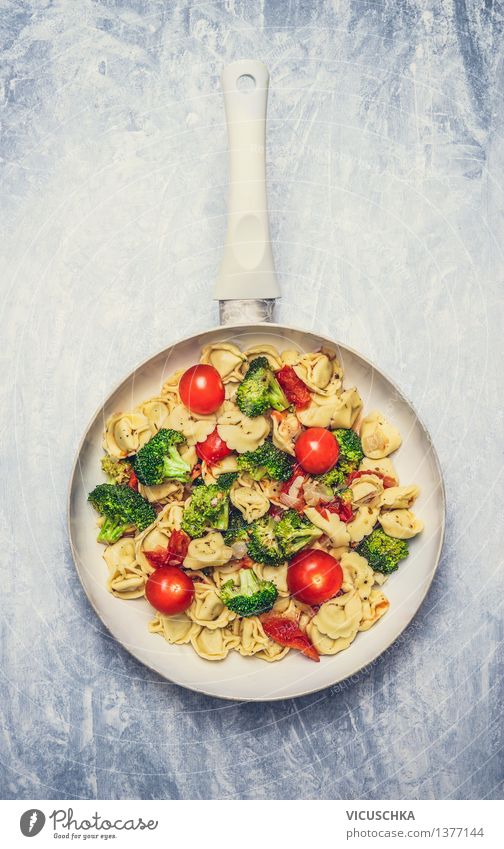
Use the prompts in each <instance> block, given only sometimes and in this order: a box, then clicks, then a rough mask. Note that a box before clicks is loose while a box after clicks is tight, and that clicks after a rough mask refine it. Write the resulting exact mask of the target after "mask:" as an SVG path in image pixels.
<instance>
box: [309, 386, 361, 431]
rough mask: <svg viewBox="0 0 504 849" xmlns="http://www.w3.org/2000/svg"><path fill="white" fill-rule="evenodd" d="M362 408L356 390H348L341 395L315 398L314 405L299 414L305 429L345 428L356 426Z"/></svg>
mask: <svg viewBox="0 0 504 849" xmlns="http://www.w3.org/2000/svg"><path fill="white" fill-rule="evenodd" d="M361 408H362V399H361V397H360V395H359V393H358V392H357V390H356V389H346V390H345V391H344V392H342V393H341V395H335V396H332V397H329V398H322V397H320V398H314V400H313V403H312V404H311V405H310V406H309V407H308V408H307V409H306V410H300V411H299V412H298V414H297V416H298V419H299V421H300V422H301V423H302V424H303V425H304V426H305V427H332V428H337V427H344V428H351V427H353V425H354V424H355V421H356V420H357V417H358V415H359V412H360V410H361Z"/></svg>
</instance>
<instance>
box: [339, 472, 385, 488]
mask: <svg viewBox="0 0 504 849" xmlns="http://www.w3.org/2000/svg"><path fill="white" fill-rule="evenodd" d="M363 475H376V477H377V478H381V479H382V482H383V488H384V489H389V488H390V487H391V486H397V484H396V482H395V480H394V478H391V477H389V475H384V474H383V473H382V472H376V471H375V470H374V469H361V470H360V471H358V472H350V474H349V475H348V477H347V484H350V483H352V481H354V480H356V478H361V477H362V476H363Z"/></svg>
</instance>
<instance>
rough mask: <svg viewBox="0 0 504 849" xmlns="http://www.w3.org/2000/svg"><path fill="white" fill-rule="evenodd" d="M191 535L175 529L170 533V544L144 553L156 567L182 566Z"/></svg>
mask: <svg viewBox="0 0 504 849" xmlns="http://www.w3.org/2000/svg"><path fill="white" fill-rule="evenodd" d="M189 542H190V540H189V537H188V536H187V534H185V533H184V531H177V530H176V529H175V530H173V531H172V532H171V534H170V539H169V542H168V546H167V547H166V548H162V547H161V546H160V545H158V546H157V548H155V549H154V550H153V551H144V554H145V556H146V558H147V560H148V561H149V563H150V565H151V566H154V569H159V567H160V566H182V563H183V562H184V560H185V557H186V554H187V549H188V548H189Z"/></svg>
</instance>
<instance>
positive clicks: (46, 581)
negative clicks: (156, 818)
mask: <svg viewBox="0 0 504 849" xmlns="http://www.w3.org/2000/svg"><path fill="white" fill-rule="evenodd" d="M0 6H1V14H0V27H1V41H2V73H1V83H2V94H1V103H2V106H1V112H0V119H1V125H2V139H1V147H0V156H1V168H2V210H3V211H2V216H1V229H2V240H1V241H2V248H3V252H4V254H5V267H4V271H3V274H2V278H1V279H2V295H3V297H2V322H1V327H2V337H3V344H2V348H1V352H0V356H1V357H2V384H3V387H2V394H1V414H2V429H1V440H0V450H1V453H2V474H1V477H0V485H1V488H2V528H1V542H2V555H3V566H2V569H3V572H2V611H1V619H2V642H1V653H2V669H3V680H2V689H1V691H2V700H3V701H4V711H3V717H2V719H1V754H0V758H1V761H2V769H3V782H2V795H3V796H4V797H6V798H16V797H24V798H36V797H54V798H57V797H70V798H73V797H75V798H81V797H82V798H90V797H95V796H97V797H105V798H121V797H129V798H132V797H133V798H134V797H141V798H179V797H181V798H187V797H191V798H193V797H197V798H205V797H212V798H215V797H245V798H264V797H280V798H297V797H303V798H312V797H320V796H322V797H327V798H338V797H342V798H348V797H350V798H351V797H357V798H358V797H364V798H380V797H383V798H403V797H404V798H408V797H410V798H412V797H414V798H434V797H438V798H439V797H441V798H448V797H450V798H471V797H489V798H495V797H500V798H502V793H503V772H502V760H501V752H502V745H503V743H502V725H501V722H500V718H501V709H502V696H503V693H502V686H501V685H502V679H501V678H500V677H499V676H500V675H501V673H502V651H501V648H502V637H503V625H502V597H503V590H504V581H503V572H502V557H501V543H500V542H499V541H498V535H499V534H498V532H499V531H502V481H501V478H500V475H501V470H502V453H501V445H502V421H503V409H502V407H503V404H502V380H501V381H500V387H499V386H498V377H499V376H501V375H502V368H503V362H502V356H501V352H502V337H503V318H504V316H503V309H502V304H503V289H502V286H503V278H504V265H503V257H502V245H503V237H504V220H503V208H504V207H503V187H502V173H503V166H504V148H503V141H502V122H503V118H504V94H503V82H504V70H503V63H504V40H503V39H504V17H503V7H502V4H500V3H497V2H492V0H480V2H476V0H466V2H462V0H453V2H450V0H438V2H432V3H428V2H421V0H418V2H414V0H385V2H381V0H369V2H367V0H353V2H350V0H341V2H338V0H333V2H329V0H327V2H323V0H311V2H308V0H303V2H298V3H295V2H280V0H277V2H256V0H228V2H201V3H190V4H189V3H186V2H183V0H179V2H175V3H172V2H168V1H167V0H149V2H148V0H79V2H72V0H52V2H50V0H15V1H13V2H6V0H2V2H1V4H0ZM248 56H250V57H256V58H259V59H262V60H264V61H265V62H266V63H267V64H268V65H269V68H270V71H271V77H272V86H271V93H270V107H269V126H268V176H269V196H270V206H271V221H272V224H271V228H272V238H273V240H274V251H275V256H276V261H277V266H278V270H279V276H280V281H281V284H282V288H283V292H284V299H283V300H282V302H281V304H280V306H279V308H278V312H277V316H278V320H279V321H281V322H285V323H292V324H298V325H304V326H306V327H314V328H316V329H318V330H320V331H321V332H323V333H327V334H332V335H334V336H336V337H338V338H340V339H341V340H342V341H345V342H347V343H348V344H350V345H351V346H353V347H355V348H357V349H360V350H361V351H362V352H363V353H364V354H367V355H369V356H370V357H371V358H372V359H375V360H376V361H377V362H378V363H379V364H380V365H381V366H382V367H383V368H384V369H385V370H386V371H387V372H388V373H389V374H390V375H391V376H392V377H393V378H395V379H396V380H397V382H398V383H399V384H400V385H401V386H402V388H403V389H404V391H405V392H406V394H408V395H409V396H410V397H411V398H412V399H414V401H415V402H416V405H417V407H418V408H419V410H420V411H421V414H422V415H423V416H424V418H425V420H426V422H427V424H428V425H429V427H430V429H431V432H432V434H433V437H434V440H435V443H436V446H437V448H438V451H439V454H440V458H441V462H442V465H443V468H444V472H445V475H446V484H447V495H448V504H449V517H448V531H447V540H446V547H445V552H444V556H443V559H442V562H441V566H440V569H439V572H438V574H437V577H436V580H435V582H434V585H433V587H432V589H431V592H430V593H429V596H428V598H427V601H426V602H425V604H424V605H423V607H422V609H421V612H420V614H419V615H418V616H417V618H416V619H415V621H414V622H413V624H412V625H411V626H410V627H409V628H408V630H407V631H406V632H405V634H404V638H403V639H401V640H400V641H399V642H398V643H397V644H396V645H395V646H394V647H393V648H392V649H391V650H390V651H389V652H388V653H387V654H386V656H385V657H382V659H381V660H380V661H379V662H378V663H376V665H375V666H374V668H372V669H369V670H368V671H366V672H365V673H364V674H362V675H360V676H359V677H358V678H357V679H356V680H355V681H354V682H347V684H346V685H343V686H341V685H340V686H339V687H335V688H333V690H332V691H331V690H329V691H325V692H323V693H321V694H319V695H316V696H311V697H307V698H303V699H300V700H297V701H295V702H294V701H290V702H288V701H287V702H285V703H277V704H273V705H271V706H269V705H264V706H261V705H236V704H228V703H221V702H219V701H215V700H211V699H208V698H205V697H203V696H198V695H195V694H193V693H190V692H185V691H182V690H181V689H179V688H177V687H176V686H173V685H170V684H169V683H166V682H165V681H163V680H161V679H160V678H158V677H157V676H156V675H155V674H153V673H151V672H149V671H147V670H146V669H144V668H143V667H142V666H140V665H139V664H138V663H137V662H136V661H134V660H133V659H132V658H131V657H130V656H129V655H127V654H126V653H125V652H124V651H123V650H122V649H121V648H120V647H119V646H118V645H116V644H115V642H114V641H113V640H112V639H111V638H110V637H109V636H108V634H107V633H106V632H104V630H103V628H102V627H101V626H100V623H99V621H98V619H97V618H96V616H95V614H94V613H93V611H92V610H91V608H90V606H89V604H88V602H87V600H86V598H85V597H84V595H83V592H82V590H81V587H80V584H79V583H78V581H77V578H76V573H75V570H74V567H73V564H72V560H71V557H70V553H69V545H68V540H67V533H66V526H65V499H66V490H67V484H68V478H69V475H70V470H71V466H72V461H73V455H74V452H75V449H76V446H77V444H78V441H79V438H80V436H81V433H82V431H83V429H84V427H85V425H86V423H87V421H88V419H89V418H90V415H91V414H92V412H93V411H94V409H95V408H96V407H97V406H98V405H99V403H100V401H101V399H102V397H103V395H104V393H106V392H107V391H108V390H109V388H110V387H111V386H112V385H114V384H115V383H116V382H117V381H118V379H119V378H120V377H121V376H122V375H124V374H125V373H127V372H128V371H129V370H130V369H131V368H132V366H133V365H134V364H135V363H137V362H138V361H139V360H141V359H142V358H144V357H146V356H148V355H149V354H150V353H151V352H154V351H156V350H158V349H160V348H162V347H164V346H165V345H166V344H167V343H169V342H170V341H172V340H174V339H176V338H177V337H178V336H179V335H183V334H188V333H190V332H192V331H194V330H196V329H199V328H205V327H207V326H210V325H212V324H215V323H216V321H217V307H216V305H215V304H214V303H213V302H212V300H211V283H212V282H213V280H214V278H215V276H216V273H217V269H218V264H219V258H220V255H221V250H222V243H223V238H224V232H225V194H226V180H227V174H226V135H225V125H224V113H223V107H222V100H221V93H220V88H219V74H220V71H221V69H222V66H223V64H224V63H225V62H227V61H230V60H233V59H237V58H243V57H248Z"/></svg>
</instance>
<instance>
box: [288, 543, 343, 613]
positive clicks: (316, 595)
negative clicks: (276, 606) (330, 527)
mask: <svg viewBox="0 0 504 849" xmlns="http://www.w3.org/2000/svg"><path fill="white" fill-rule="evenodd" d="M342 583H343V570H342V568H341V564H340V563H339V562H338V560H336V558H335V557H333V556H332V555H331V554H328V553H327V552H326V551H319V549H318V548H305V549H304V551H300V552H298V554H296V555H295V556H294V557H293V558H292V560H291V561H290V564H289V568H288V571H287V586H288V588H289V592H290V594H291V595H293V596H294V597H295V598H297V599H299V601H303V602H304V603H305V604H312V605H313V604H322V602H324V601H327V600H328V599H329V598H333V597H334V596H335V595H336V593H338V592H339V590H340V589H341V584H342Z"/></svg>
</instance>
